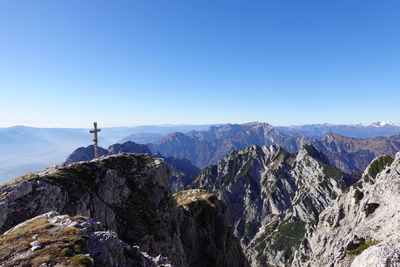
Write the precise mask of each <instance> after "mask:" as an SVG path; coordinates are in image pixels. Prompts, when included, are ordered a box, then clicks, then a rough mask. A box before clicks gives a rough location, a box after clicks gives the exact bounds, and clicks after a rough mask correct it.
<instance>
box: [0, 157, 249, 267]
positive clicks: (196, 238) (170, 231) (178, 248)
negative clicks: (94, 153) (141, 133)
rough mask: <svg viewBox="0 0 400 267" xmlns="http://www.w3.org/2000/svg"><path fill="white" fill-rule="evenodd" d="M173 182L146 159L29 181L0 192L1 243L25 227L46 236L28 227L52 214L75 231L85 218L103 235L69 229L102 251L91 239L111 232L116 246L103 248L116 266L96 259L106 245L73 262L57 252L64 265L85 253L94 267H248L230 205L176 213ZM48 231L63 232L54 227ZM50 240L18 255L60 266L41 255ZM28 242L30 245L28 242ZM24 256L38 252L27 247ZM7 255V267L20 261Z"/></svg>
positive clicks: (90, 165)
mask: <svg viewBox="0 0 400 267" xmlns="http://www.w3.org/2000/svg"><path fill="white" fill-rule="evenodd" d="M168 177H169V176H168V170H167V167H166V165H165V164H164V160H163V159H158V158H153V157H150V156H148V155H145V154H119V155H115V156H107V157H104V158H100V159H97V160H92V161H90V162H80V163H73V164H70V165H66V166H58V167H54V168H48V169H45V170H43V171H40V172H36V173H31V174H28V175H25V176H23V177H20V178H18V179H16V180H13V181H11V182H9V183H7V184H4V185H2V186H1V187H0V232H1V233H2V235H0V238H7V234H8V233H12V231H15V229H16V228H14V230H11V231H9V230H10V229H12V228H13V227H15V226H17V225H19V224H21V223H22V225H25V226H29V227H30V228H28V230H31V232H29V236H30V238H32V237H33V236H35V235H36V234H38V236H39V237H40V236H41V235H42V236H43V235H46V234H47V233H46V229H47V228H46V229H37V230H38V232H37V233H36V232H35V231H34V230H35V229H36V228H31V226H32V225H33V224H32V223H31V222H32V221H29V220H31V219H32V218H35V217H36V216H42V217H38V218H36V219H35V220H47V221H49V220H50V217H51V216H53V215H51V216H50V215H48V214H49V213H48V212H53V211H54V212H58V213H57V214H61V215H56V216H65V217H63V219H62V220H67V221H70V222H71V223H72V224H74V225H75V226H77V225H78V224H75V223H79V222H76V220H75V219H74V218H76V217H74V216H79V217H77V218H78V220H79V221H80V220H82V222H87V220H91V221H94V222H98V223H96V224H95V225H96V227H97V228H95V229H90V230H89V229H88V230H87V231H86V230H82V231H81V228H82V227H81V226H79V227H78V226H77V227H75V228H78V230H71V227H72V228H74V226H71V225H67V226H66V228H68V229H69V230H71V231H72V232H74V233H75V235H78V236H81V235H82V236H85V239H88V242H89V244H96V242H95V241H96V240H98V239H96V238H94V237H93V236H92V233H96V232H98V231H99V230H100V231H106V232H107V234H105V233H103V234H101V236H103V237H102V238H101V239H102V240H111V239H112V240H113V241H110V246H111V247H109V248H107V245H104V246H105V247H106V248H104V249H107V251H108V252H109V254H110V257H109V258H112V259H114V258H115V259H116V261H113V262H111V263H110V262H108V263H107V264H105V263H104V264H103V262H102V261H101V259H100V258H99V257H98V256H96V255H95V253H94V252H93V251H98V250H103V248H102V244H99V245H98V246H97V245H94V246H91V245H89V246H88V247H86V248H84V246H83V247H82V248H80V250H79V249H78V248H77V249H76V250H73V251H69V252H68V253H70V254H68V253H67V254H68V255H69V256H66V254H65V251H64V249H65V247H63V248H61V247H58V246H57V247H55V248H54V255H58V256H59V259H60V263H62V262H64V261H65V260H66V261H68V262H70V263H71V261H72V259H73V257H75V256H78V255H81V254H84V256H85V257H86V258H87V259H86V260H87V261H93V262H94V266H100V265H101V266H132V265H130V264H131V263H130V262H131V261H135V260H136V261H139V260H143V261H142V263H140V264H139V265H138V266H166V265H164V264H171V265H172V266H203V265H201V263H202V262H203V261H204V259H207V260H208V261H207V262H209V263H211V262H216V263H219V264H220V265H209V266H238V267H239V266H247V261H246V258H245V257H244V255H243V253H242V251H241V249H240V245H239V243H238V241H237V240H236V238H235V237H234V236H233V234H232V232H233V231H232V229H231V228H230V226H229V224H226V222H228V221H229V213H228V211H227V208H226V207H225V206H224V204H222V203H221V202H220V201H218V200H217V199H212V201H202V200H194V201H191V202H188V203H187V204H185V205H179V206H177V204H176V201H175V200H174V199H173V197H172V195H171V193H170V191H169V189H168ZM209 202H210V203H211V204H212V205H210V204H209ZM43 214H45V215H43ZM46 214H47V215H46ZM50 214H54V213H50ZM200 215H201V216H200ZM80 216H83V217H85V218H81V217H80ZM204 218H207V221H206V222H204ZM24 222H25V223H24ZM44 223H45V224H47V223H46V222H44ZM18 227H21V226H18ZM18 227H17V229H18ZM49 227H50V228H54V227H56V228H57V227H58V226H54V223H53V225H51V226H49ZM83 228H84V227H83ZM7 231H9V232H7ZM67 232H68V231H67ZM60 236H61V237H60ZM60 236H59V238H64V237H65V236H63V235H61V234H60ZM189 237H190V238H191V239H190V240H188V239H187V238H189ZM65 238H66V237H65ZM48 239H49V240H48V241H49V243H46V242H40V241H38V242H39V243H40V244H41V245H42V247H41V248H40V249H37V250H35V251H33V253H31V252H29V253H25V254H24V253H23V254H21V253H22V252H21V251H19V252H18V253H20V254H21V255H22V256H21V257H20V258H19V259H21V260H24V261H28V262H33V261H34V262H35V264H36V263H37V264H38V265H35V264H33V265H32V266H39V265H40V264H46V265H43V266H55V264H56V263H55V262H53V261H51V260H48V259H47V258H46V257H42V256H43V255H41V254H40V251H42V252H43V251H45V249H47V248H46V246H47V245H48V244H52V243H54V240H52V239H51V238H50V237H48ZM28 241H31V240H30V239H29V238H28ZM32 242H34V241H32ZM10 244H11V245H12V243H10ZM35 244H36V243H35ZM118 244H119V245H118ZM37 245H39V244H37ZM71 246H72V245H71ZM118 246H119V247H118ZM49 248H50V247H49ZM21 249H22V250H23V251H24V252H27V251H32V250H31V246H30V244H27V243H24V245H23V246H21ZM74 249H75V248H74ZM96 249H97V250H96ZM1 255H2V257H3V258H2V260H3V261H4V260H8V259H13V260H15V257H14V256H15V255H16V254H15V251H14V250H13V249H11V248H4V250H2V254H1ZM52 255H53V254H52ZM132 255H133V256H132ZM82 257H83V256H82ZM56 258H57V257H56ZM123 258H124V260H122V261H121V262H118V259H123ZM105 260H106V259H105ZM123 261H125V263H123ZM146 262H148V265H146V264H147V263H146ZM39 263H40V264H39ZM99 264H100V265H99ZM151 264H153V265H151ZM154 264H155V265H154ZM228 264H229V265H228Z"/></svg>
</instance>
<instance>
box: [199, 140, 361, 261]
mask: <svg viewBox="0 0 400 267" xmlns="http://www.w3.org/2000/svg"><path fill="white" fill-rule="evenodd" d="M352 182H354V180H353V179H352V178H351V177H349V176H348V175H347V174H345V173H343V172H342V171H340V170H338V169H336V168H335V167H333V166H331V165H329V164H328V162H327V159H326V157H325V156H324V155H323V154H321V153H320V152H318V151H317V150H316V149H315V148H314V147H313V146H310V145H307V146H304V147H303V148H302V149H301V150H300V151H299V153H297V154H289V153H287V152H286V151H284V150H283V149H282V148H280V147H277V146H270V147H259V146H250V147H247V148H244V149H240V150H238V151H234V152H233V153H232V154H231V155H229V156H227V157H226V158H225V159H223V160H221V161H220V162H219V163H218V165H214V166H210V167H207V168H205V169H204V170H203V171H202V172H201V174H200V175H199V176H198V178H197V179H196V181H195V183H194V184H193V185H192V186H193V187H197V188H201V189H205V190H207V191H208V192H215V193H216V194H218V196H219V198H220V199H222V200H223V201H224V202H225V203H227V205H228V206H229V208H230V210H231V213H232V214H231V223H232V224H233V226H234V230H235V235H236V236H237V237H239V238H240V240H241V245H242V247H243V248H245V251H246V254H247V256H248V257H249V258H251V260H252V266H267V265H268V264H269V265H287V264H290V263H291V262H292V260H293V258H294V256H295V255H294V254H295V253H296V251H300V250H299V249H300V248H302V247H304V246H306V245H307V240H305V239H304V236H305V233H306V232H307V231H311V230H312V228H313V226H314V224H315V222H316V221H317V220H318V215H319V213H320V212H321V211H322V210H323V209H324V208H325V207H326V206H327V205H328V204H329V203H330V202H331V200H332V199H334V198H336V197H337V195H339V194H340V193H341V192H342V189H344V188H345V187H346V183H347V184H350V183H352Z"/></svg>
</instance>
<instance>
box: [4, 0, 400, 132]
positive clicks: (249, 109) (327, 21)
mask: <svg viewBox="0 0 400 267" xmlns="http://www.w3.org/2000/svg"><path fill="white" fill-rule="evenodd" d="M399 14H400V1H398V0H384V1H377V0H374V1H370V0H359V1H353V0H314V1H310V0H301V1H299V0H292V1H289V0H274V1H268V0H264V1H251V0H250V1H244V0H243V1H236V0H226V1H222V0H209V1H208V0H196V1H195V0H182V1H174V0H154V1H151V0H143V1H134V0H131V1H120V0H116V1H100V0H96V1H86V0H85V1H82V0H68V1H67V0H65V1H62V0H57V1H54V0H49V1H40V0H38V1H30V0H25V1H18V0H3V1H1V2H0V97H1V98H0V101H1V104H0V127H2V126H3V127H4V126H10V125H16V124H23V125H31V126H49V127H52V126H56V127H90V126H91V123H92V121H93V120H97V121H98V122H99V124H100V125H101V126H103V127H104V126H120V125H143V124H163V123H224V122H239V123H240V122H248V121H264V122H269V123H272V124H275V125H288V124H304V123H322V122H330V123H357V122H372V121H378V120H389V121H397V122H398V121H400V15H399Z"/></svg>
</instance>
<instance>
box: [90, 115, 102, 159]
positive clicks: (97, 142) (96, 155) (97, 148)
mask: <svg viewBox="0 0 400 267" xmlns="http://www.w3.org/2000/svg"><path fill="white" fill-rule="evenodd" d="M93 126H94V129H93V130H90V133H92V134H93V143H94V158H98V157H99V140H98V139H97V133H98V132H100V131H101V129H98V128H97V122H94V123H93Z"/></svg>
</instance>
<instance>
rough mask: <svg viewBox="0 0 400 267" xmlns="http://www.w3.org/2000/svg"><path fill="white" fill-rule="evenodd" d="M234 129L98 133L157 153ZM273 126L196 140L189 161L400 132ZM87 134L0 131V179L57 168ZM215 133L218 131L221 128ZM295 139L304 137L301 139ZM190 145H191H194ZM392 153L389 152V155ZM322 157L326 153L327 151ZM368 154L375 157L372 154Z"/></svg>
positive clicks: (383, 126) (381, 127) (392, 127)
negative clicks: (254, 133)
mask: <svg viewBox="0 0 400 267" xmlns="http://www.w3.org/2000/svg"><path fill="white" fill-rule="evenodd" d="M254 124H257V123H254ZM232 125H233V124H225V125H214V126H213V127H212V125H161V126H136V127H112V128H103V129H102V131H101V133H100V135H99V138H100V144H101V145H102V146H109V145H111V144H115V143H125V142H127V141H133V142H135V143H139V144H149V143H150V145H149V147H150V148H151V149H152V151H153V153H156V152H157V148H156V147H157V146H160V147H164V148H163V149H167V148H165V146H167V144H165V145H163V144H162V143H163V142H161V141H159V140H160V139H162V138H163V137H165V136H166V135H168V134H173V133H174V132H181V133H183V134H184V135H187V136H190V138H193V136H194V135H196V132H202V130H205V129H207V128H210V127H211V128H210V129H208V130H207V131H208V132H209V133H210V134H211V135H212V132H213V131H215V130H216V129H220V128H224V127H226V128H232ZM100 126H101V125H100ZM271 127H272V126H271ZM273 128H274V130H271V131H269V132H270V134H269V136H267V137H266V139H268V138H272V139H274V140H270V141H268V140H260V137H251V138H254V139H255V140H256V142H255V143H253V142H252V140H251V138H248V139H247V140H246V138H245V137H239V138H237V137H235V138H233V139H232V140H231V141H229V140H227V141H222V142H226V144H227V148H222V145H223V144H217V143H215V141H213V142H214V143H213V142H211V144H207V142H202V140H201V139H200V140H199V141H195V142H194V143H196V142H199V143H201V144H199V145H196V147H195V149H196V150H197V151H198V152H199V153H200V154H201V155H202V156H199V157H197V156H195V157H196V158H194V157H193V158H189V159H190V160H191V161H192V162H193V163H194V164H195V165H196V166H197V167H200V168H202V167H204V166H206V165H208V164H214V163H216V162H217V161H218V160H219V159H221V158H222V157H223V156H225V155H227V154H228V153H229V152H231V151H233V150H234V149H238V148H241V147H244V146H247V145H252V144H258V145H271V144H279V145H282V146H283V147H285V149H286V150H288V151H289V152H295V151H297V150H298V148H299V145H301V144H303V143H308V142H304V140H309V139H316V140H318V141H322V140H323V139H324V137H325V136H326V134H328V133H336V134H339V135H342V136H346V137H353V138H364V137H365V138H367V137H372V136H387V135H395V134H398V133H399V132H400V131H399V129H400V127H399V125H398V124H395V123H388V122H378V123H373V124H357V125H332V124H315V125H302V126H289V127H273ZM193 130H194V132H193V133H192V134H189V133H190V132H191V131H193ZM88 131H89V129H70V128H34V127H25V126H14V127H8V128H0V181H3V182H5V181H7V180H9V179H12V178H13V177H16V176H19V175H22V174H24V173H26V172H30V171H35V170H39V169H42V168H45V167H48V166H52V165H57V164H60V163H61V162H63V161H64V160H65V158H66V157H67V156H68V155H69V154H70V153H71V151H73V150H74V149H76V148H77V147H82V146H85V147H86V146H88V145H89V144H90V143H91V139H92V137H91V136H90V134H89V132H88ZM207 131H206V132H207ZM218 131H219V132H221V130H218ZM222 132H223V130H222ZM273 132H275V133H273ZM197 135H201V138H203V137H205V136H207V134H204V133H200V134H197ZM298 135H301V136H304V137H299V136H298ZM279 136H280V137H279ZM226 137H228V138H229V137H230V134H229V133H228V134H226ZM176 138H178V136H176ZM182 138H183V137H182ZM279 138H283V139H285V140H286V141H284V140H278V139H279ZM287 138H289V139H287ZM157 139H158V140H157ZM212 139H214V140H218V139H219V141H216V142H220V141H221V140H222V139H221V138H218V137H214V138H212ZM301 140H303V141H301ZM190 142H192V143H193V141H190ZM236 142H237V143H236ZM181 143H182V142H181ZM188 143H189V142H188ZM315 143H316V142H315ZM315 143H314V145H315V146H316V147H318V145H317V144H315ZM152 144H154V145H152ZM192 146H193V145H192ZM187 149H190V148H187ZM319 149H321V150H322V147H319ZM395 149H396V145H395ZM395 149H393V151H394V150H395ZM169 150H170V153H165V152H164V153H161V154H163V155H166V156H168V155H180V157H183V158H188V156H187V155H188V154H189V153H186V154H185V153H183V152H182V151H180V152H179V151H172V150H171V149H169ZM214 150H215V151H214ZM217 150H218V151H217ZM204 151H214V152H212V153H211V154H213V155H211V154H210V153H208V152H207V153H204ZM160 152H161V151H160ZM325 153H326V154H329V153H327V152H326V151H325ZM352 153H355V152H352ZM363 153H364V154H370V153H369V151H365V152H362V153H361V154H363ZM205 154H207V155H205ZM372 154H373V155H376V153H372ZM372 154H370V155H369V156H367V157H366V160H364V163H363V164H361V165H360V164H358V163H351V162H350V161H351V160H350V159H347V160H345V161H346V162H345V163H339V162H338V163H337V166H341V168H345V169H347V171H349V170H352V169H362V168H364V167H365V166H366V164H367V162H369V161H370V160H371V158H372V157H373V155H372ZM390 154H391V155H392V156H393V152H391V153H390ZM210 155H211V156H210ZM328 156H329V155H328ZM207 157H210V158H207ZM348 158H350V156H348ZM339 164H340V165H339Z"/></svg>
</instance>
